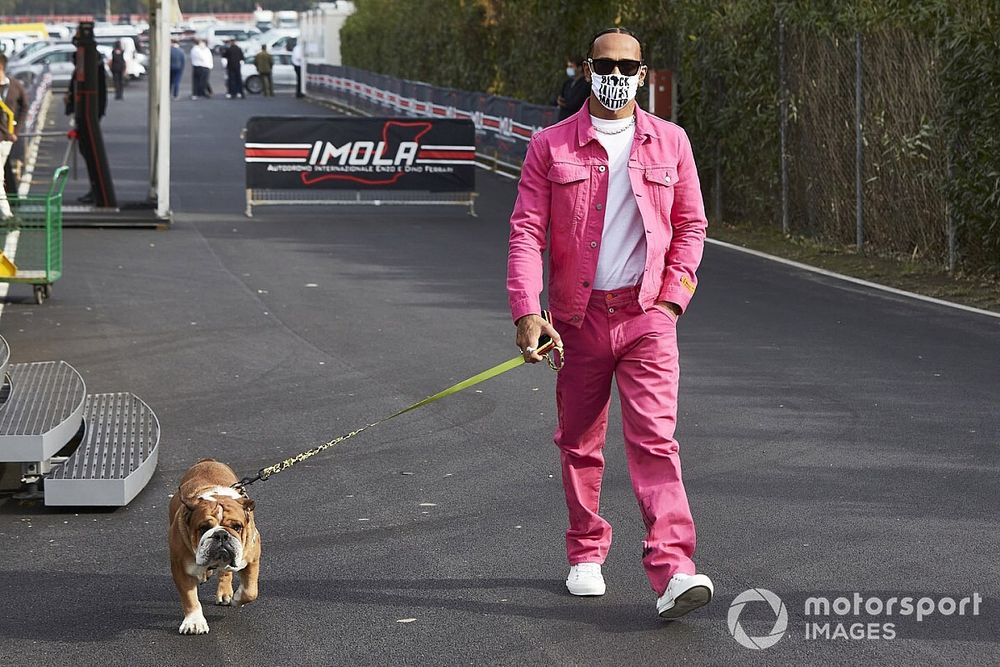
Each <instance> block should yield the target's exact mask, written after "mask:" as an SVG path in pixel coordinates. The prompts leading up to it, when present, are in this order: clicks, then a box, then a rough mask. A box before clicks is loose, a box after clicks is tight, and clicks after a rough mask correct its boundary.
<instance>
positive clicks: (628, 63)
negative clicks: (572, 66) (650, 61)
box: [587, 58, 642, 76]
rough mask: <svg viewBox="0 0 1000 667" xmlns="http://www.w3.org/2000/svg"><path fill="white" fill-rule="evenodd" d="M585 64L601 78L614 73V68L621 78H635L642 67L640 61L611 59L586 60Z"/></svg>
mask: <svg viewBox="0 0 1000 667" xmlns="http://www.w3.org/2000/svg"><path fill="white" fill-rule="evenodd" d="M587 62H588V63H589V64H590V69H591V70H592V71H593V72H594V74H600V75H601V76H607V75H608V74H611V73H612V72H614V71H615V67H617V68H618V71H619V72H621V73H622V75H623V76H635V75H636V74H638V73H639V68H640V67H642V61H640V60H612V59H611V58H587Z"/></svg>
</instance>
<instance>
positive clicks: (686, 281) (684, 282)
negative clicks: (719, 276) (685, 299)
mask: <svg viewBox="0 0 1000 667" xmlns="http://www.w3.org/2000/svg"><path fill="white" fill-rule="evenodd" d="M681 285H684V287H686V288H687V290H688V291H689V292H691V294H694V290H695V285H694V283H693V282H691V280H690V279H688V277H687V276H681Z"/></svg>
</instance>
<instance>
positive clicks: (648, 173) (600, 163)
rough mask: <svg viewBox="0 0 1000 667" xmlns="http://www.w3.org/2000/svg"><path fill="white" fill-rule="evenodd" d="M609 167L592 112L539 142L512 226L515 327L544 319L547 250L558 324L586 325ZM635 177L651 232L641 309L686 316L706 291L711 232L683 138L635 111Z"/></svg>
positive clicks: (532, 149)
mask: <svg viewBox="0 0 1000 667" xmlns="http://www.w3.org/2000/svg"><path fill="white" fill-rule="evenodd" d="M607 165H608V156H607V153H606V152H605V150H604V147H603V146H601V144H600V143H599V142H598V140H597V134H596V131H595V130H594V127H593V125H592V124H591V122H590V112H589V110H588V108H587V105H586V104H584V105H583V108H582V109H581V110H580V111H579V113H577V114H576V115H574V116H571V117H570V118H567V119H566V120H564V121H562V122H561V123H558V124H556V125H553V126H551V127H547V128H545V129H544V130H542V131H541V132H539V133H538V134H536V135H535V136H534V137H532V139H531V142H530V143H529V144H528V154H527V156H526V157H525V159H524V165H523V166H522V167H521V181H520V183H519V184H518V189H517V201H516V202H515V204H514V213H513V214H512V215H511V218H510V251H509V255H508V259H507V293H508V298H509V300H510V310H511V315H512V316H513V318H514V321H517V320H518V319H519V318H521V317H523V316H524V315H528V314H532V313H535V314H539V313H541V312H542V308H541V302H540V296H539V295H540V293H541V291H542V253H544V252H545V250H546V249H548V251H549V295H548V296H549V309H550V310H551V311H552V315H553V316H554V317H556V318H557V319H559V320H560V321H563V322H568V323H570V324H571V325H573V326H576V327H579V326H580V325H581V324H582V323H583V317H584V314H585V313H586V310H587V302H588V300H589V299H590V293H591V291H592V289H593V288H592V287H591V283H592V281H593V279H594V274H595V272H596V270H597V255H598V252H599V251H600V249H601V233H602V231H603V229H604V202H605V201H606V200H607V193H608V167H607ZM628 169H629V177H630V180H631V181H632V192H634V193H635V197H636V202H637V203H638V205H639V212H640V213H641V215H642V221H643V224H644V225H645V226H646V269H645V273H644V274H643V278H642V282H641V285H640V289H639V303H640V304H641V305H642V307H643V309H646V310H648V309H649V308H651V307H652V306H653V304H655V303H656V302H658V301H671V302H673V303H676V304H677V305H678V306H680V307H681V310H682V311H683V310H684V309H686V308H687V305H688V302H689V301H691V297H692V296H693V295H694V291H695V287H696V286H697V284H698V278H697V277H696V275H695V271H696V270H697V268H698V264H699V263H701V255H702V249H703V247H704V243H705V230H706V228H707V227H708V220H706V218H705V206H704V203H703V201H702V197H701V189H700V187H699V184H698V170H697V168H696V167H695V164H694V156H693V154H692V152H691V144H690V142H689V141H688V138H687V135H686V134H685V133H684V130H682V129H681V128H680V127H678V126H677V125H674V124H673V123H670V122H667V121H665V120H661V119H660V118H657V117H656V116H653V115H651V114H649V113H646V112H645V111H643V110H642V109H639V108H638V107H636V122H635V140H634V142H633V144H632V151H631V153H630V155H629V161H628ZM547 241H548V242H547Z"/></svg>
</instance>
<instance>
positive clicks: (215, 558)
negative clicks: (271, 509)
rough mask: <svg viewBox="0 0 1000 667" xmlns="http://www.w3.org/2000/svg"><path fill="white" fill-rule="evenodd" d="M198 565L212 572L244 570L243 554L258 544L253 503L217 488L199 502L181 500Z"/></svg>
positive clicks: (201, 497)
mask: <svg viewBox="0 0 1000 667" xmlns="http://www.w3.org/2000/svg"><path fill="white" fill-rule="evenodd" d="M182 502H183V503H184V505H185V506H186V507H187V510H188V516H187V530H188V539H189V540H190V542H191V548H192V549H193V550H194V553H195V563H196V564H197V565H198V566H201V567H207V568H209V569H226V570H233V571H237V570H242V569H243V568H245V567H246V566H247V561H246V558H245V557H244V554H245V552H246V550H247V547H248V546H249V545H250V544H251V543H252V542H253V541H254V540H256V528H255V527H254V525H253V507H254V503H253V501H252V500H251V499H249V498H247V497H246V496H241V495H240V494H239V493H238V492H237V491H235V490H234V489H230V488H226V487H218V488H215V489H212V490H210V491H206V492H203V493H201V494H200V495H199V496H197V497H196V498H182Z"/></svg>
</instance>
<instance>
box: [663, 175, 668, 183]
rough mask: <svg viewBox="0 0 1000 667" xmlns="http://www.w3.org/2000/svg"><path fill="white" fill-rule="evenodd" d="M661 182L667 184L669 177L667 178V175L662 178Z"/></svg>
mask: <svg viewBox="0 0 1000 667" xmlns="http://www.w3.org/2000/svg"><path fill="white" fill-rule="evenodd" d="M663 181H664V182H665V183H669V182H670V176H669V175H668V176H664V177H663Z"/></svg>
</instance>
